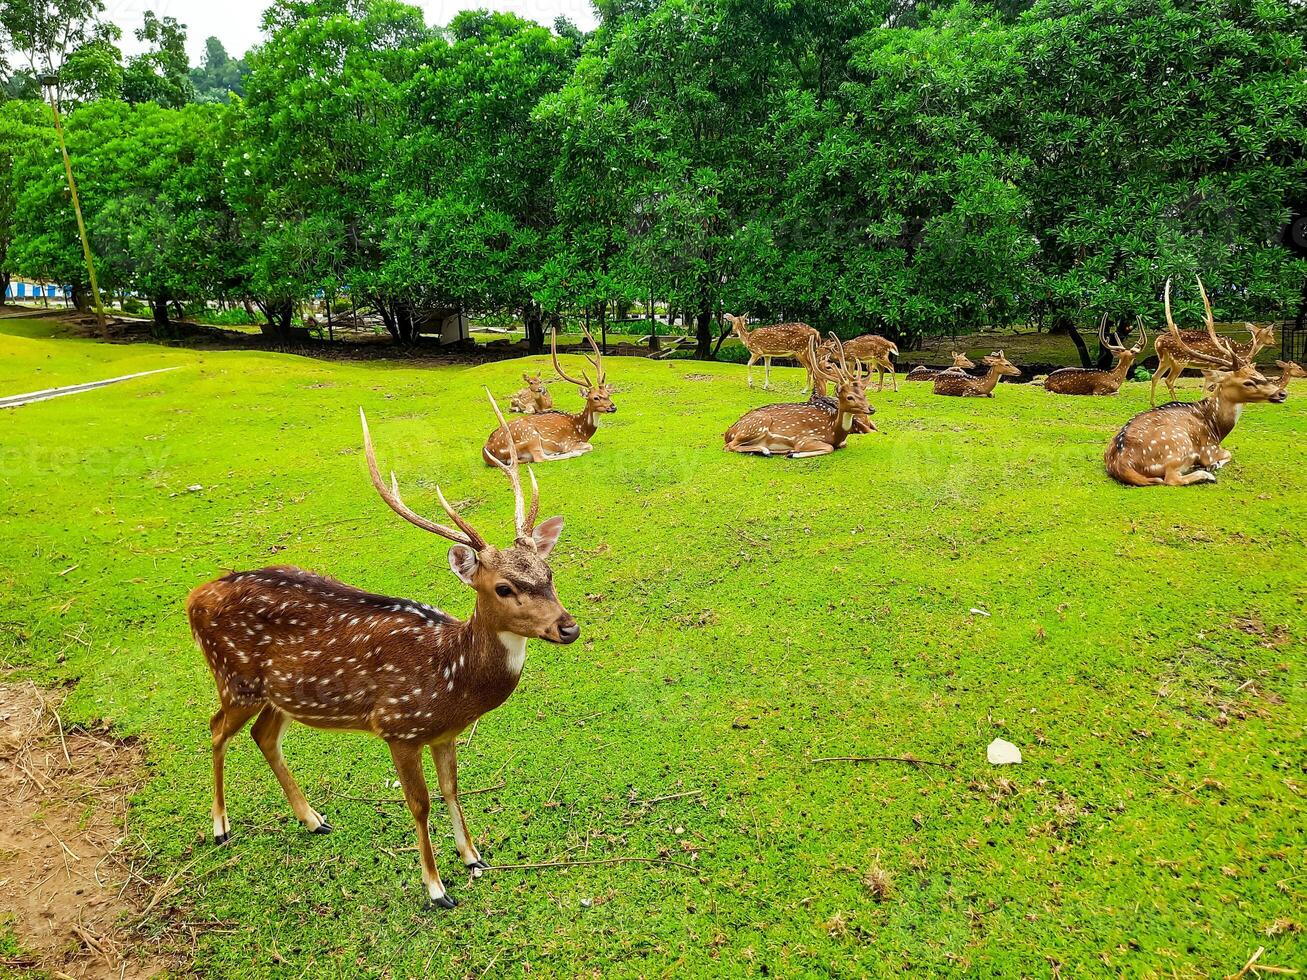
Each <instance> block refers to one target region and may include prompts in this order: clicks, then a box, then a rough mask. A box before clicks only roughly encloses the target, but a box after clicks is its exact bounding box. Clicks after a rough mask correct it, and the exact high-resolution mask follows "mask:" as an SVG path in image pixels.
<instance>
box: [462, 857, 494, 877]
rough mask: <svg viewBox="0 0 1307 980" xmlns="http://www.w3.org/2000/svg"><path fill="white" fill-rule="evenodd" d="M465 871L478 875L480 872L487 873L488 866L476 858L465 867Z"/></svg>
mask: <svg viewBox="0 0 1307 980" xmlns="http://www.w3.org/2000/svg"><path fill="white" fill-rule="evenodd" d="M467 870H469V871H471V872H472V873H473V874H480V873H481V872H482V871H489V870H490V865H488V864H486V862H484V861H482V860H481V859H480V858H478V859H477V860H475V861H473V862H472V863H471V864H469V865H468V866H467Z"/></svg>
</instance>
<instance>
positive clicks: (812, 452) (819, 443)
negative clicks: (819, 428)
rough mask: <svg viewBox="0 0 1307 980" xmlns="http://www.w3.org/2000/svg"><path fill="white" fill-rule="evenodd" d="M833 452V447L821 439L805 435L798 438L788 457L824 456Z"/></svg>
mask: <svg viewBox="0 0 1307 980" xmlns="http://www.w3.org/2000/svg"><path fill="white" fill-rule="evenodd" d="M833 452H835V447H834V446H832V445H831V444H830V443H829V442H826V441H825V440H823V439H818V438H817V437H816V436H807V437H805V438H803V439H800V440H799V441H798V442H796V443H795V444H794V449H792V450H791V451H790V459H805V458H807V457H808V456H825V455H826V454H827V453H833Z"/></svg>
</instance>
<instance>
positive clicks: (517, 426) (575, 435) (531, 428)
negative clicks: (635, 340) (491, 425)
mask: <svg viewBox="0 0 1307 980" xmlns="http://www.w3.org/2000/svg"><path fill="white" fill-rule="evenodd" d="M585 339H586V340H587V341H589V342H590V347H591V349H592V350H593V351H594V356H593V357H591V356H590V355H589V354H586V355H585V356H586V360H588V361H589V362H590V366H591V367H592V368H594V372H595V380H594V381H591V380H590V375H589V374H587V373H586V372H585V370H584V369H583V370H582V371H581V380H577V379H576V378H573V377H570V376H569V375H568V374H567V372H565V371H564V370H563V368H562V366H561V365H560V364H559V363H558V334H557V333H553V334H550V340H549V350H550V353H551V354H552V355H553V359H554V370H555V371H556V372H558V376H559V377H560V378H562V379H563V380H564V381H566V382H567V383H568V384H572V385H576V386H577V388H578V389H579V390H580V392H581V397H582V398H584V399H585V407H584V408H582V409H581V411H579V412H575V413H572V412H560V411H558V410H557V409H550V410H548V411H544V412H536V413H535V414H534V415H528V416H525V417H523V418H517V419H513V420H512V421H511V422H509V423H508V427H507V428H505V427H503V426H500V427H499V428H498V429H495V431H494V432H492V433H490V436H489V438H487V439H486V444H485V448H484V449H482V450H481V455H482V456H483V457H484V458H485V461H486V465H488V466H490V465H495V464H497V463H504V462H507V461H508V459H509V456H510V455H511V453H512V452H514V451H515V452H516V453H517V456H518V458H519V459H521V460H522V461H523V462H524V463H543V462H545V461H547V460H556V459H571V458H572V457H573V456H581V455H584V454H585V453H588V452H590V451H591V450H592V449H594V446H592V445H590V440H591V439H592V438H593V437H594V434H595V432H596V431H597V430H598V428H599V416H600V415H606V414H609V413H612V412H615V411H617V406H616V405H614V404H613V390H612V388H611V387H609V385H608V382H607V380H606V375H605V373H604V355H603V354H602V353H601V352H600V350H599V345H598V344H596V343H595V340H594V337H592V336H590V331H589V330H585ZM510 443H512V445H510ZM514 447H516V449H514Z"/></svg>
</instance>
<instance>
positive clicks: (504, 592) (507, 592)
mask: <svg viewBox="0 0 1307 980" xmlns="http://www.w3.org/2000/svg"><path fill="white" fill-rule="evenodd" d="M495 595H497V596H499V598H501V599H510V598H512V596H513V587H512V586H511V585H505V584H504V583H503V582H500V583H499V584H498V585H496V586H495Z"/></svg>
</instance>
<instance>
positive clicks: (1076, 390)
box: [1044, 313, 1148, 395]
mask: <svg viewBox="0 0 1307 980" xmlns="http://www.w3.org/2000/svg"><path fill="white" fill-rule="evenodd" d="M1138 323H1139V341H1138V343H1136V344H1135V345H1134V346H1133V347H1125V346H1123V345H1122V344H1121V338H1120V337H1117V338H1116V339H1117V342H1116V343H1115V344H1113V343H1112V342H1111V341H1109V340H1108V339H1107V333H1106V331H1107V314H1106V313H1105V314H1103V321H1102V322H1101V323H1100V324H1099V325H1098V339H1099V342H1100V343H1102V345H1103V347H1104V348H1105V349H1107V350H1109V351H1111V352H1112V356H1113V357H1115V358H1116V363H1115V364H1113V365H1112V370H1110V371H1103V370H1099V369H1097V368H1071V367H1068V368H1058V370H1056V371H1054V372H1053V373H1052V374H1050V375H1049V376H1048V377H1047V378H1046V379H1045V381H1044V389H1045V390H1046V391H1051V392H1052V393H1053V394H1055V395H1115V394H1116V393H1117V392H1118V391H1120V390H1121V385H1122V383H1123V382H1124V381H1125V379H1126V377H1127V376H1128V375H1129V373H1130V366H1131V365H1132V364H1134V362H1135V358H1136V357H1138V356H1139V352H1140V351H1141V350H1143V349H1144V344H1145V343H1147V342H1148V331H1147V330H1145V329H1144V321H1143V320H1142V319H1140V320H1139V321H1138ZM1114 336H1115V335H1114Z"/></svg>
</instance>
